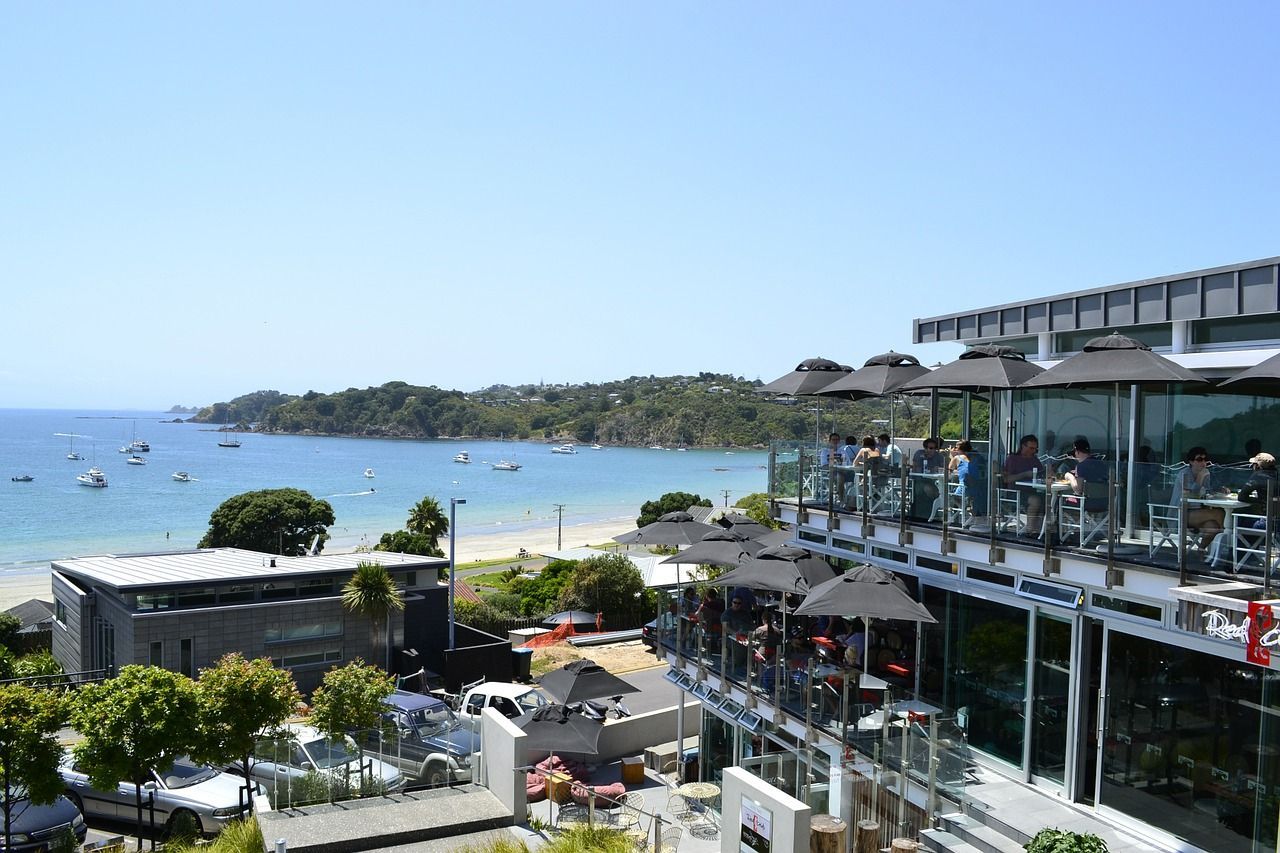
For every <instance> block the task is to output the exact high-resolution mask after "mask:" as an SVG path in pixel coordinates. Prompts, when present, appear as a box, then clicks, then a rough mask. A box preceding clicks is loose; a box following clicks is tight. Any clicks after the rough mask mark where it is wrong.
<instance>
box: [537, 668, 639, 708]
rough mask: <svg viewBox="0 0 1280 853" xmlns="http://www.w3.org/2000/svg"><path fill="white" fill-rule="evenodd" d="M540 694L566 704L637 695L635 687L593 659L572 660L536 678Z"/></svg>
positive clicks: (637, 690)
mask: <svg viewBox="0 0 1280 853" xmlns="http://www.w3.org/2000/svg"><path fill="white" fill-rule="evenodd" d="M538 683H539V684H541V685H542V689H543V691H545V692H546V694H547V695H548V696H550V697H551V698H552V699H555V700H556V701H557V702H563V703H564V704H566V705H567V704H569V703H570V702H581V701H583V700H584V699H599V698H600V697H602V696H619V695H621V694H623V693H638V692H639V691H640V688H639V687H636V686H634V685H632V684H630V683H628V682H626V681H623V680H622V679H621V678H618V676H616V675H614V674H613V673H611V672H609V670H607V669H605V668H604V667H602V666H600V664H598V663H596V662H595V661H593V660H575V661H571V662H570V663H567V664H565V665H564V666H562V667H561V668H560V669H556V670H552V671H551V672H548V673H547V674H546V675H544V676H542V678H540V679H538Z"/></svg>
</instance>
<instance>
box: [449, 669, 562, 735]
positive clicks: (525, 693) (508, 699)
mask: <svg viewBox="0 0 1280 853" xmlns="http://www.w3.org/2000/svg"><path fill="white" fill-rule="evenodd" d="M461 697H462V698H461V699H460V700H459V701H458V707H457V710H458V716H459V717H461V718H462V719H463V720H464V721H467V720H469V721H470V722H471V727H472V729H473V730H475V729H477V728H479V726H480V715H481V713H483V712H484V709H485V708H494V709H496V710H497V711H498V713H499V714H502V716H504V717H507V718H509V719H514V718H516V717H519V716H520V715H521V714H525V713H528V712H529V711H536V710H537V709H538V708H541V707H542V706H544V705H546V704H547V697H546V696H544V695H542V693H541V692H539V691H538V689H537V688H535V687H531V686H529V685H528V684H513V683H511V682H507V681H483V680H481V681H473V682H471V683H470V684H464V685H462V694H461Z"/></svg>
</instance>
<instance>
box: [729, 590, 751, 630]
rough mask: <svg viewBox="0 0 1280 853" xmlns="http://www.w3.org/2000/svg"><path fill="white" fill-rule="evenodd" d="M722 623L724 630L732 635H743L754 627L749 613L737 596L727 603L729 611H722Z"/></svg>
mask: <svg viewBox="0 0 1280 853" xmlns="http://www.w3.org/2000/svg"><path fill="white" fill-rule="evenodd" d="M723 621H724V627H725V629H726V630H728V632H729V633H730V634H733V635H737V634H745V633H747V632H748V631H750V630H751V629H752V628H753V627H755V626H754V625H753V624H752V621H751V611H750V610H749V609H747V606H746V602H744V601H743V600H742V597H741V596H739V595H737V594H735V595H734V596H733V598H732V599H731V600H730V601H729V609H728V610H726V611H724V619H723Z"/></svg>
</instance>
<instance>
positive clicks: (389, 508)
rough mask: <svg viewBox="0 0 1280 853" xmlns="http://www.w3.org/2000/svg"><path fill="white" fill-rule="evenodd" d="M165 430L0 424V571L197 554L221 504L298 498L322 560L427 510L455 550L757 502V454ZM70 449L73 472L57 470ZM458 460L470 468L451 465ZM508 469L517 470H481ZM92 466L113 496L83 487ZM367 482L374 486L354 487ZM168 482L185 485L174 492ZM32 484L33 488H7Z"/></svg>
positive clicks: (114, 420)
mask: <svg viewBox="0 0 1280 853" xmlns="http://www.w3.org/2000/svg"><path fill="white" fill-rule="evenodd" d="M174 417H176V416H175V415H169V414H164V413H158V412H134V411H117V412H112V411H72V410H37V409H0V572H23V571H33V570H39V569H41V568H44V567H47V565H48V562H49V561H50V560H54V559H63V558H68V557H73V556H83V555H88V554H106V553H117V554H120V553H133V552H140V551H150V550H163V549H176V548H187V547H193V546H194V545H195V544H196V542H198V541H199V539H200V537H201V536H203V535H204V533H205V531H206V530H207V529H208V525H209V515H210V513H212V512H213V510H214V509H215V508H216V507H217V506H218V505H219V504H220V503H222V502H223V501H224V500H226V499H227V498H229V497H231V496H232V495H236V494H240V493H241V492H247V491H252V490H255V489H268V488H282V487H295V488H299V489H304V490H306V491H308V492H310V493H311V494H312V495H313V496H315V497H318V498H324V499H325V500H328V501H329V502H330V503H331V504H332V505H333V510H334V515H335V518H336V523H335V524H334V526H333V527H331V528H330V530H329V532H330V534H331V537H332V538H331V539H330V541H329V543H328V544H327V545H326V548H327V549H329V550H340V549H350V548H353V547H355V546H357V545H360V544H362V543H363V542H366V541H367V542H369V543H370V544H372V543H376V542H377V540H378V537H379V536H381V535H382V534H383V533H385V532H388V531H392V530H398V529H400V528H402V527H403V526H404V523H405V520H406V518H407V517H408V514H409V508H410V507H411V506H413V504H415V503H416V502H417V501H418V500H420V499H421V498H423V497H424V496H428V495H430V496H433V497H435V498H436V499H437V500H438V501H439V502H440V504H441V506H442V508H443V509H444V510H445V512H446V513H447V512H448V510H449V499H450V498H451V497H456V498H465V499H466V501H467V503H466V505H465V506H459V507H458V521H457V531H456V532H457V535H459V536H476V535H483V534H484V533H485V532H512V531H521V530H526V529H532V528H543V529H545V528H547V527H552V528H554V527H555V525H556V522H557V513H556V509H555V505H556V504H564V519H563V521H564V524H565V525H566V526H569V525H573V524H583V523H593V522H601V521H613V520H633V519H634V518H635V516H636V515H637V514H638V512H639V508H640V505H641V504H642V503H643V502H644V501H646V500H651V499H654V498H657V497H659V496H661V495H662V494H663V493H665V492H671V491H686V492H694V493H697V494H699V495H701V496H702V497H704V498H709V499H711V500H712V501H713V502H714V503H715V504H716V505H717V506H720V505H722V504H723V503H724V498H723V495H722V490H728V491H729V503H730V504H732V503H733V502H734V501H735V500H736V499H737V498H739V497H742V496H743V495H746V494H749V493H751V492H762V491H765V489H766V488H767V482H766V481H767V471H766V467H765V466H766V463H767V456H768V455H767V453H765V452H764V451H750V450H732V451H727V450H724V449H719V450H707V449H703V450H695V449H690V450H688V451H677V450H661V451H660V450H653V449H649V448H630V447H606V448H604V449H602V450H591V449H590V448H589V447H588V446H585V445H579V446H578V453H577V454H576V455H569V454H556V453H552V452H551V447H552V445H551V444H548V443H543V442H517V441H468V440H452V439H444V440H392V439H369V438H343V437H328V436H299V435H260V434H255V433H247V434H239V435H238V436H237V437H238V438H239V439H240V441H241V446H240V447H238V448H227V447H219V446H218V441H219V440H220V439H221V438H222V437H223V436H224V435H225V434H224V433H220V432H218V431H217V427H215V426H210V425H207V424H189V423H166V422H164V421H166V420H172V419H173V418H174ZM135 436H136V437H137V438H139V439H144V440H146V441H147V442H149V443H150V445H151V452H150V453H144V454H139V455H141V456H143V457H144V458H145V459H146V460H147V464H146V465H129V464H127V463H126V461H125V460H126V459H128V457H129V454H128V453H122V452H119V449H120V448H121V447H124V446H126V445H128V444H129V443H130V441H132V440H133V438H134V437H135ZM72 447H74V450H75V451H76V452H77V453H80V454H82V455H83V456H84V457H85V458H84V461H72V460H69V459H67V458H66V456H67V453H68V452H69V451H70V450H71V449H72ZM463 450H465V451H467V452H468V453H469V454H470V456H471V460H472V462H471V464H469V465H464V464H460V463H456V462H454V461H453V457H454V456H455V455H456V454H457V453H458V452H460V451H463ZM501 459H511V460H514V461H516V462H518V463H520V465H521V466H522V467H521V469H520V470H519V471H513V472H511V471H495V470H493V469H492V468H491V464H492V463H494V462H497V461H499V460H501ZM95 464H96V465H97V467H99V468H101V469H102V471H103V472H104V473H105V474H106V475H107V478H108V481H109V485H108V487H107V488H105V489H94V488H88V487H85V486H82V485H80V484H79V483H78V482H77V481H76V475H77V474H80V473H83V472H84V471H86V470H88V468H89V467H90V466H91V465H95ZM367 468H371V469H373V472H374V475H375V476H374V477H372V478H369V477H365V476H364V471H365V469H367ZM175 471H186V472H188V473H189V474H190V475H191V477H192V480H191V482H178V481H175V480H174V479H173V477H172V475H173V473H174V472H175ZM25 474H29V475H30V476H32V477H33V478H34V479H33V480H32V481H31V482H13V481H12V480H11V478H12V477H15V476H20V475H25Z"/></svg>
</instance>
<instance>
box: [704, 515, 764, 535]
mask: <svg viewBox="0 0 1280 853" xmlns="http://www.w3.org/2000/svg"><path fill="white" fill-rule="evenodd" d="M716 523H717V524H719V525H720V526H721V527H726V528H728V529H729V530H732V531H733V532H734V533H741V534H742V535H744V536H746V537H747V538H748V539H759V538H760V537H761V536H764V535H766V534H769V533H772V532H773V528H772V527H766V526H765V525H763V524H761V523H760V522H758V521H756V520H755V519H753V518H751V517H750V516H747V515H743V514H742V513H740V512H730V513H727V514H725V515H722V516H720V518H719V519H718V520H717V522H716Z"/></svg>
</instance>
